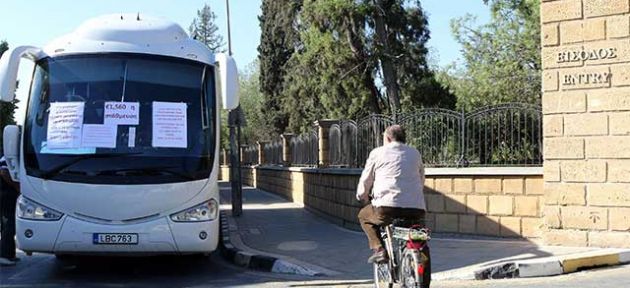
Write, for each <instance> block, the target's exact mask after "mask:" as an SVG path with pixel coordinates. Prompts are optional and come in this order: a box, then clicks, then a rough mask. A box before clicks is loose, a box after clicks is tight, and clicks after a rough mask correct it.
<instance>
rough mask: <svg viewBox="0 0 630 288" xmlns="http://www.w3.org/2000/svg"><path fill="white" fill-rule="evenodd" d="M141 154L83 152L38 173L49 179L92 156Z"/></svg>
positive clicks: (106, 156) (41, 176)
mask: <svg viewBox="0 0 630 288" xmlns="http://www.w3.org/2000/svg"><path fill="white" fill-rule="evenodd" d="M139 154H142V153H141V152H135V153H101V154H84V155H80V156H78V157H77V158H74V159H72V160H70V161H68V162H66V163H63V164H61V165H59V166H57V167H54V168H52V169H50V170H47V171H44V172H42V174H41V175H40V178H42V179H50V178H52V177H54V176H57V175H59V173H61V172H62V171H63V170H64V169H66V168H68V167H70V166H72V165H74V164H77V163H79V162H81V161H83V160H85V159H94V158H115V157H123V156H129V155H139Z"/></svg>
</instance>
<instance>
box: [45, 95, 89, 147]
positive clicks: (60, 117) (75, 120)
mask: <svg viewBox="0 0 630 288" xmlns="http://www.w3.org/2000/svg"><path fill="white" fill-rule="evenodd" d="M84 108H85V103H84V102H53V103H50V112H49V114H48V133H47V135H46V141H47V142H48V148H49V149H56V148H78V147H80V146H81V128H83V110H84Z"/></svg>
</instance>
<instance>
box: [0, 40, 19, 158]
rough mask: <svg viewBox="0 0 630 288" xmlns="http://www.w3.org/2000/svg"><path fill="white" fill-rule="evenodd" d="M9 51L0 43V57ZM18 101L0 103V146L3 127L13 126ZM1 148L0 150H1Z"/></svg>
mask: <svg viewBox="0 0 630 288" xmlns="http://www.w3.org/2000/svg"><path fill="white" fill-rule="evenodd" d="M7 50H9V44H8V43H7V42H6V41H0V57H2V54H4V52H5V51H7ZM17 103H18V100H17V99H15V100H13V102H0V145H2V143H3V138H2V135H3V134H4V133H3V131H4V127H5V126H7V125H15V109H17ZM1 149H2V148H0V150H1Z"/></svg>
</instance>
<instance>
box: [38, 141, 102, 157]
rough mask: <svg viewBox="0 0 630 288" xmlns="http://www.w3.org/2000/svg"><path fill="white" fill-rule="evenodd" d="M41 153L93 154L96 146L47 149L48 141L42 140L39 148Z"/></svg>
mask: <svg viewBox="0 0 630 288" xmlns="http://www.w3.org/2000/svg"><path fill="white" fill-rule="evenodd" d="M39 153H41V154H60V155H84V154H95V153H96V148H57V149H49V148H48V143H47V142H46V141H42V145H41V148H40V150H39Z"/></svg>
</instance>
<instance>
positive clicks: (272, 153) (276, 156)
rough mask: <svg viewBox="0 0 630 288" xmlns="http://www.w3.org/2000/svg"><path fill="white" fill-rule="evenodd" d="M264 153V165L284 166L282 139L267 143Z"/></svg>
mask: <svg viewBox="0 0 630 288" xmlns="http://www.w3.org/2000/svg"><path fill="white" fill-rule="evenodd" d="M263 153H264V154H265V157H264V160H265V162H264V163H261V164H267V165H281V164H282V139H281V138H280V137H278V138H277V139H275V140H273V141H270V142H268V143H265V145H264V147H263Z"/></svg>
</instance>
